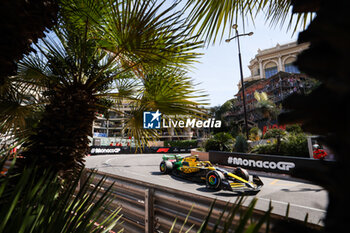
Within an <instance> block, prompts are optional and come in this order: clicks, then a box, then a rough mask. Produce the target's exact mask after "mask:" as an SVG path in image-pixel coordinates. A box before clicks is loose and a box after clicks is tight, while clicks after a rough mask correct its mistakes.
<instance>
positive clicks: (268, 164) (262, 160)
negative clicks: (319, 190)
mask: <svg viewBox="0 0 350 233" xmlns="http://www.w3.org/2000/svg"><path fill="white" fill-rule="evenodd" d="M209 160H210V162H212V163H214V164H220V165H226V166H233V167H237V166H239V167H243V168H246V169H249V170H255V171H263V172H269V173H279V174H287V175H290V174H292V173H293V170H294V169H295V168H305V167H309V168H310V167H312V168H315V167H318V168H322V167H327V166H333V165H334V161H331V160H316V159H310V158H298V157H289V156H277V155H261V154H247V153H237V152H219V151H209Z"/></svg>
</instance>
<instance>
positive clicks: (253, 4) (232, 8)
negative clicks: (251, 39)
mask: <svg viewBox="0 0 350 233" xmlns="http://www.w3.org/2000/svg"><path fill="white" fill-rule="evenodd" d="M184 10H185V11H189V19H188V20H189V22H190V24H191V25H193V26H194V28H193V30H192V32H194V33H196V34H199V35H201V38H204V39H205V41H206V42H208V43H209V42H212V43H215V42H216V40H217V39H219V40H222V39H223V36H224V32H225V30H226V29H227V27H228V28H229V33H230V34H231V32H232V29H231V26H232V25H233V24H235V23H237V22H238V20H239V19H240V20H241V21H242V23H243V28H244V27H245V24H246V21H247V20H251V21H252V22H253V23H254V19H255V17H256V15H258V14H264V15H265V19H266V22H269V23H270V26H274V25H281V26H282V25H284V24H285V23H286V21H287V18H289V21H288V29H290V28H292V27H293V25H294V32H295V31H296V30H297V29H298V27H300V26H302V27H304V28H305V27H306V25H307V24H308V23H309V22H310V21H311V18H312V14H311V13H298V14H297V20H296V21H295V20H294V18H293V15H292V14H291V1H290V0H270V1H268V0H221V1H217V0H207V1H195V0H189V1H187V4H186V6H185V8H184ZM310 14H311V17H310ZM300 19H303V20H300Z"/></svg>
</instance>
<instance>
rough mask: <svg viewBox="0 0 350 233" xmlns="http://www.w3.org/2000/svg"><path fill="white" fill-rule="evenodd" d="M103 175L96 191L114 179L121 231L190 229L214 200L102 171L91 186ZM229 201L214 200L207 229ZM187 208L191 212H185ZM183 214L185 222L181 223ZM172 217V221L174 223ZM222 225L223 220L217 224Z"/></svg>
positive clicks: (273, 218)
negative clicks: (103, 180) (101, 183)
mask: <svg viewBox="0 0 350 233" xmlns="http://www.w3.org/2000/svg"><path fill="white" fill-rule="evenodd" d="M86 171H87V172H86V175H87V173H90V172H91V170H86ZM103 176H106V182H105V183H104V184H103V186H102V187H103V188H102V189H101V190H100V191H99V192H100V193H102V192H104V190H106V189H107V188H108V187H109V186H110V185H112V184H113V183H114V185H113V188H112V189H111V192H112V196H111V197H112V199H113V201H112V203H111V205H110V208H111V209H110V212H112V211H114V210H115V209H117V208H119V207H121V208H122V210H121V214H122V218H121V221H123V224H122V225H121V226H118V227H116V229H114V231H117V230H119V229H120V228H124V232H146V233H152V232H169V231H170V229H171V228H172V226H173V231H172V232H179V231H180V229H181V228H183V229H182V232H186V231H187V230H188V229H189V228H190V227H191V226H192V225H193V227H192V229H191V231H190V232H196V231H197V230H198V229H199V228H200V226H201V224H202V222H203V221H204V219H205V218H206V216H207V214H208V212H209V209H210V206H211V205H212V203H213V201H214V199H212V198H209V197H205V196H201V195H198V194H193V193H189V192H184V191H181V190H177V189H172V188H168V187H164V186H160V185H156V184H152V183H147V182H143V181H140V180H134V179H130V178H127V177H122V176H117V175H112V174H108V173H104V172H96V173H95V175H94V176H93V178H92V180H91V182H92V183H91V186H92V187H93V186H94V185H95V184H97V183H98V181H99V180H100V179H101V178H102V177H103ZM85 177H86V176H85ZM232 205H234V204H233V203H229V204H227V202H225V201H221V200H216V202H215V205H214V207H213V211H212V214H211V217H210V219H209V224H208V230H212V229H213V227H214V226H215V223H216V222H217V220H218V219H219V218H220V215H221V213H222V211H223V210H224V209H225V208H226V209H230V208H231V207H232ZM246 210H247V207H242V208H241V210H240V211H239V213H240V214H242V213H244V212H245V211H246ZM189 212H191V213H190V215H189V216H188V214H189ZM107 214H108V213H106V216H107ZM264 214H265V212H264V211H261V210H254V212H253V215H252V217H251V221H254V219H255V220H256V219H258V218H259V217H261V216H263V215H264ZM106 216H105V217H106ZM187 216H188V219H187V223H186V224H184V221H185V219H186V218H187ZM227 216H228V213H225V214H224V215H223V219H225V218H227ZM175 219H176V222H175V224H174V221H175ZM239 219H240V215H237V216H235V218H234V219H233V222H234V223H235V222H237V221H239ZM281 219H283V216H279V215H276V214H271V216H270V222H269V224H270V226H272V225H273V224H274V223H275V222H276V221H278V220H281ZM293 221H298V220H293ZM298 222H299V221H298ZM300 222H301V221H300ZM309 225H310V226H311V227H313V228H320V226H318V225H313V224H309ZM222 227H223V223H222V224H221V225H220V226H219V228H222ZM261 229H262V232H265V229H266V225H263V227H262V228H261Z"/></svg>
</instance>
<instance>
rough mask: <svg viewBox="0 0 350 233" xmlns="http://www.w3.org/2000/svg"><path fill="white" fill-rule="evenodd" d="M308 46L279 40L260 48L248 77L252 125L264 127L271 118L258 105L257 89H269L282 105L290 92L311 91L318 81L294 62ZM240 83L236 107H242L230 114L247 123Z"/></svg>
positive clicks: (247, 86)
mask: <svg viewBox="0 0 350 233" xmlns="http://www.w3.org/2000/svg"><path fill="white" fill-rule="evenodd" d="M308 46H309V45H308V44H306V43H305V44H300V45H298V44H297V43H296V42H293V43H288V44H284V45H279V44H277V45H276V46H275V47H273V48H269V49H265V50H260V49H259V50H258V54H257V55H256V56H255V58H254V59H252V60H251V61H250V64H249V66H248V67H249V69H250V71H251V76H249V77H247V78H245V79H244V89H245V98H246V109H247V119H248V125H249V126H250V127H252V126H258V127H259V128H262V127H263V126H264V125H265V124H266V122H267V120H266V118H264V116H263V115H262V114H261V113H260V112H259V111H257V109H256V105H257V100H256V99H255V97H254V93H255V92H259V93H261V92H265V93H266V94H267V96H268V98H269V100H271V101H272V102H273V103H275V105H276V106H279V105H280V104H281V103H282V101H283V100H284V99H285V98H286V97H288V96H289V95H291V94H293V93H300V94H303V93H307V92H309V91H310V90H311V89H312V88H313V87H314V86H315V85H316V83H315V81H314V80H313V79H311V78H309V77H307V76H306V75H305V74H303V73H300V71H299V70H298V68H297V67H296V66H294V62H295V60H296V57H297V55H298V54H299V53H300V52H302V51H303V50H304V49H306V48H308ZM238 87H239V91H238V93H237V94H236V95H235V96H236V98H237V101H236V102H235V103H236V106H235V108H236V109H238V110H237V111H234V112H232V113H231V114H229V115H228V117H231V118H233V119H235V120H236V121H237V122H241V123H243V122H244V121H243V118H244V115H243V114H244V112H243V94H242V88H241V83H239V85H238ZM272 122H273V121H272ZM274 123H276V122H274Z"/></svg>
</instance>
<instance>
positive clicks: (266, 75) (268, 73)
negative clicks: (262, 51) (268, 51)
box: [265, 66, 277, 78]
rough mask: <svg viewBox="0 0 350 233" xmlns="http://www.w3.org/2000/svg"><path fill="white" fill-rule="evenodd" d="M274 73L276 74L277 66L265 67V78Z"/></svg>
mask: <svg viewBox="0 0 350 233" xmlns="http://www.w3.org/2000/svg"><path fill="white" fill-rule="evenodd" d="M275 74H277V66H275V67H271V68H266V69H265V78H270V77H271V76H273V75H275Z"/></svg>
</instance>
